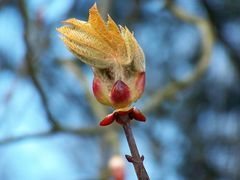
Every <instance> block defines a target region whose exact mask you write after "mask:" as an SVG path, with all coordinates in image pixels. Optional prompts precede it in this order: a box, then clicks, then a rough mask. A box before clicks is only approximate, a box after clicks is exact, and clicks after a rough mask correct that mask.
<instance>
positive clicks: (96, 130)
mask: <svg viewBox="0 0 240 180" xmlns="http://www.w3.org/2000/svg"><path fill="white" fill-rule="evenodd" d="M64 133H66V134H72V135H82V136H92V135H99V134H101V133H104V131H103V129H102V128H99V127H95V128H82V129H65V128H61V129H56V130H51V131H47V132H40V133H34V134H26V135H23V136H19V137H11V138H6V139H3V140H0V146H1V145H6V144H11V143H16V142H21V141H24V140H29V139H33V138H43V137H48V136H51V135H56V134H64Z"/></svg>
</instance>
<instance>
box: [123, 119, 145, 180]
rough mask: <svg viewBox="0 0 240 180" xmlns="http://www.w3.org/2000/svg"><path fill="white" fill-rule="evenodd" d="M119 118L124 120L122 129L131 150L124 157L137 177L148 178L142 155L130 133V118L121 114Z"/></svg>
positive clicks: (140, 179)
mask: <svg viewBox="0 0 240 180" xmlns="http://www.w3.org/2000/svg"><path fill="white" fill-rule="evenodd" d="M119 118H121V121H122V122H124V123H123V125H122V126H123V129H124V133H125V136H126V138H127V142H128V146H129V148H130V151H131V156H129V155H126V158H127V160H128V161H129V162H131V163H132V164H133V166H134V169H135V172H136V174H137V177H138V179H139V180H148V179H150V178H149V176H148V173H147V171H146V169H145V167H144V164H143V160H144V156H140V154H139V151H138V148H137V145H136V142H135V139H134V136H133V133H132V128H131V125H130V122H131V119H130V118H129V116H128V115H125V116H121V117H119Z"/></svg>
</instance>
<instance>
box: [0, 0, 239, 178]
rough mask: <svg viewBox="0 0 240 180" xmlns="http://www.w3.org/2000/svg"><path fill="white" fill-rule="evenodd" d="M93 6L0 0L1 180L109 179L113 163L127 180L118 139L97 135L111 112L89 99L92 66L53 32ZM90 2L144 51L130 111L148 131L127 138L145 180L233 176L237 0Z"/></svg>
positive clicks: (86, 0)
mask: <svg viewBox="0 0 240 180" xmlns="http://www.w3.org/2000/svg"><path fill="white" fill-rule="evenodd" d="M93 3H94V1H92V0H61V1H60V0H50V1H49V0H25V1H24V0H0V154H1V155H0V179H1V180H53V179H61V180H75V179H76V180H78V179H81V180H82V179H83V180H85V179H86V180H88V179H89V180H90V179H111V178H112V179H113V177H111V170H110V169H109V165H108V164H109V160H110V159H111V157H112V156H114V155H116V154H120V155H121V156H122V157H123V160H124V162H125V169H124V173H125V177H126V179H136V175H135V173H134V169H133V166H132V164H130V163H127V162H126V160H125V159H124V155H125V154H129V153H130V152H129V148H128V146H127V142H126V139H125V136H124V134H123V130H122V129H121V128H120V127H118V126H117V125H112V126H109V127H99V126H98V123H99V121H100V120H101V119H102V118H103V117H104V116H105V115H106V114H107V113H109V112H111V109H108V108H106V107H104V106H102V105H100V104H99V103H98V102H96V101H95V99H94V98H93V97H92V91H91V83H92V79H93V77H92V72H91V69H90V68H89V67H88V66H86V65H84V64H82V63H81V62H80V61H78V60H76V59H75V58H74V57H73V56H72V55H71V54H70V53H69V52H68V50H67V49H66V48H65V46H64V44H63V42H61V40H60V38H59V37H58V33H57V32H56V28H57V27H59V26H61V21H62V20H65V19H68V18H71V17H75V18H78V19H81V20H87V17H88V10H89V8H90V7H91V6H92V5H93ZM174 4H175V5H177V6H178V7H179V8H181V9H182V10H181V13H183V14H185V13H188V14H189V16H187V17H185V16H184V17H182V18H181V14H180V15H179V14H177V15H176V14H175V13H173V12H172V8H171V7H172V5H174ZM97 5H98V7H99V9H100V11H101V14H102V16H103V17H106V15H107V14H108V13H109V14H110V15H111V16H112V18H113V19H114V21H116V23H117V24H121V25H127V26H128V27H129V29H130V30H132V31H134V34H135V36H136V39H137V40H138V42H139V44H140V45H141V47H142V48H143V50H144V52H145V56H146V67H147V71H146V72H147V81H146V90H145V94H144V96H143V97H142V98H141V100H139V101H138V102H137V103H136V104H135V106H137V107H138V108H139V109H142V110H143V112H144V113H145V115H146V116H147V122H146V123H135V122H134V123H133V126H134V127H133V131H134V134H135V138H136V141H137V144H138V147H139V151H140V153H141V154H144V156H145V160H144V164H145V166H146V169H147V171H148V173H149V176H150V177H151V179H153V180H155V179H156V180H158V179H164V180H185V179H186V180H188V179H189V180H192V179H194V180H238V179H240V83H239V82H240V81H239V80H240V79H239V78H240V75H239V74H240V13H239V12H240V1H239V0H201V1H194V0H177V1H174V2H170V1H164V0H121V1H113V0H98V1H97ZM173 11H174V10H173ZM178 16H179V17H178ZM194 17H197V18H200V20H197V21H195V20H193V21H192V18H194ZM199 27H200V28H201V27H203V28H202V29H200V31H199ZM204 29H208V30H209V31H204ZM201 30H202V31H201ZM201 32H202V34H201ZM213 37H214V43H213V44H212V43H211V39H212V38H213Z"/></svg>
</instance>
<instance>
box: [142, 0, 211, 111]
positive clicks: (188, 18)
mask: <svg viewBox="0 0 240 180" xmlns="http://www.w3.org/2000/svg"><path fill="white" fill-rule="evenodd" d="M166 5H167V7H168V9H169V10H170V11H171V12H172V13H173V14H174V15H175V16H176V17H177V18H178V19H180V20H182V21H184V22H187V23H190V24H193V25H195V26H196V27H197V28H198V30H199V31H200V33H201V35H202V46H201V47H202V53H201V56H200V58H199V61H198V64H197V66H196V68H195V69H194V71H193V73H192V74H191V75H190V76H188V77H187V78H186V79H185V80H182V81H174V82H170V83H169V84H168V85H166V86H165V87H164V88H163V89H160V90H159V91H157V92H155V93H154V94H153V95H152V96H151V98H150V99H149V100H148V101H147V102H146V104H145V106H144V109H143V112H145V113H146V112H149V111H152V110H153V109H154V108H155V107H156V106H158V105H159V104H161V103H162V102H163V101H164V100H166V99H171V98H173V97H174V96H175V95H176V93H178V92H179V91H180V90H183V89H185V88H187V87H189V86H191V85H192V84H193V83H195V82H196V81H197V80H198V79H200V78H201V77H202V75H203V74H204V72H205V71H206V70H207V68H208V65H209V61H210V57H211V52H212V47H213V43H214V35H213V31H212V28H211V25H210V23H209V21H208V20H207V19H203V18H199V17H196V16H193V15H190V14H188V13H186V12H185V11H184V10H182V9H180V8H179V7H177V6H176V5H175V4H174V3H172V1H167V4H166Z"/></svg>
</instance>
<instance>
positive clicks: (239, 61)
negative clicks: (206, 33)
mask: <svg viewBox="0 0 240 180" xmlns="http://www.w3.org/2000/svg"><path fill="white" fill-rule="evenodd" d="M201 3H202V5H203V6H204V7H205V9H206V11H207V13H208V17H209V21H210V22H211V24H212V26H213V27H214V28H213V29H214V33H215V35H216V37H217V38H218V40H219V41H221V43H222V44H223V45H224V46H225V48H226V49H227V51H228V52H229V55H230V57H231V58H230V59H231V60H232V62H233V64H234V67H236V68H237V69H238V73H240V53H239V52H238V51H237V49H235V48H234V46H233V45H232V44H231V43H230V42H229V41H227V40H226V38H225V37H224V35H223V34H222V32H221V30H222V27H221V24H220V22H219V20H218V19H217V18H216V16H215V15H214V12H213V9H212V8H211V6H210V5H209V4H208V2H207V1H206V0H202V1H201Z"/></svg>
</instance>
